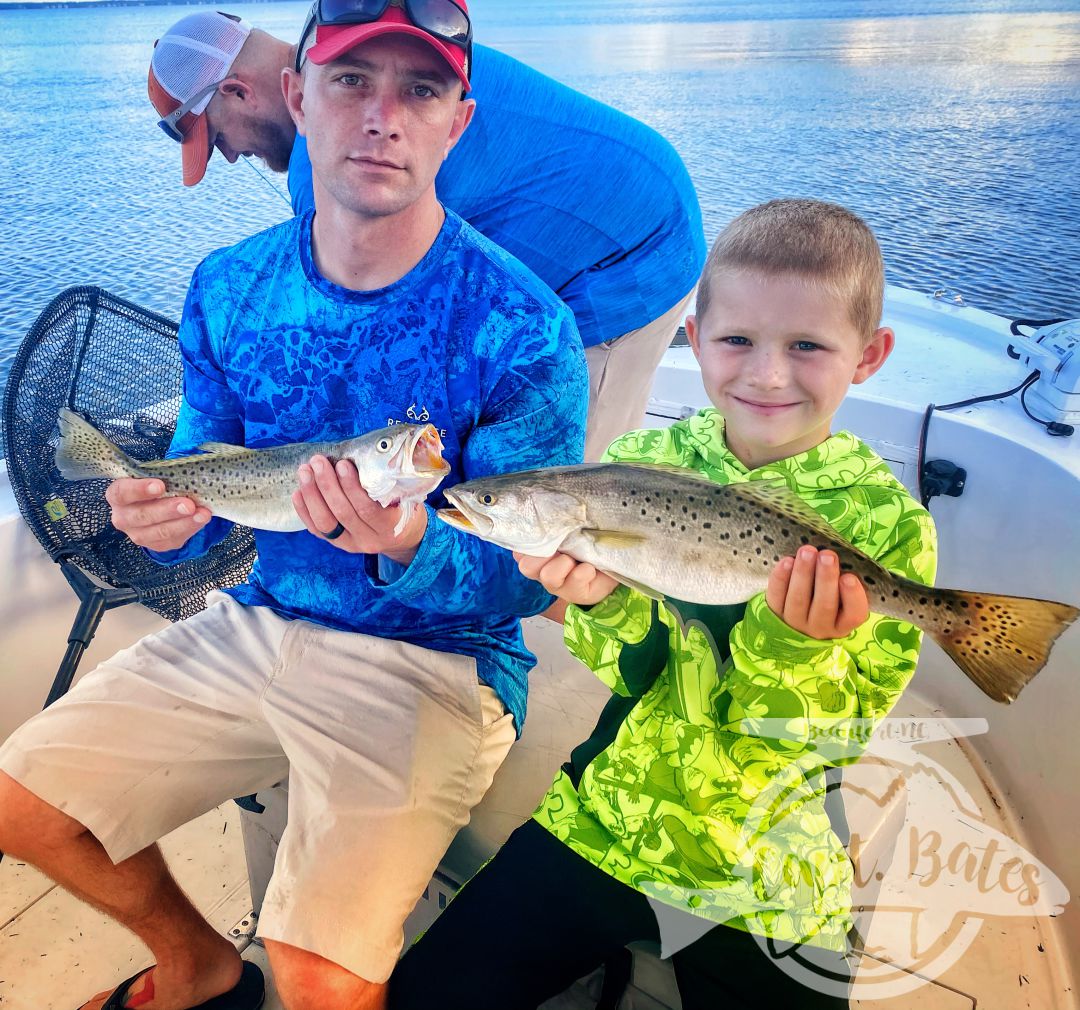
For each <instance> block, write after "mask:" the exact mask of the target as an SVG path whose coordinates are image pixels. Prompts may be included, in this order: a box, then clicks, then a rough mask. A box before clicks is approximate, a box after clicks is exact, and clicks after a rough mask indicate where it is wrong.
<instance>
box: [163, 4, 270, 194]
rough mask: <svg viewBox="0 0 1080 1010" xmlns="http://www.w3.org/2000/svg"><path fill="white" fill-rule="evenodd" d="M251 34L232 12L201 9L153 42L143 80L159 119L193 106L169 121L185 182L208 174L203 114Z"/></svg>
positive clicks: (194, 181)
mask: <svg viewBox="0 0 1080 1010" xmlns="http://www.w3.org/2000/svg"><path fill="white" fill-rule="evenodd" d="M250 33H251V25H249V24H248V23H247V22H246V21H244V20H242V19H241V18H238V17H236V16H235V15H232V14H222V13H220V12H218V11H200V12H199V13H197V14H188V15H187V16H186V17H183V18H181V19H180V20H179V21H177V22H176V24H174V25H173V26H172V27H171V28H170V29H169V30H168V31H167V32H166V33H165V34H164V35H162V37H161V38H160V39H158V40H157V42H155V43H154V54H153V56H152V57H151V59H150V73H149V76H148V78H147V82H146V90H147V94H148V95H149V96H150V102H151V104H152V105H153V106H154V108H155V109H157V112H158V115H159V116H161V118H162V119H165V118H166V117H167V116H169V115H170V113H173V112H176V110H177V109H179V108H180V107H181V106H182V105H185V104H190V106H191V107H190V108H189V109H188V111H187V112H186V113H185V114H184V115H183V116H181V117H180V119H179V120H177V121H176V122H175V123H174V124H173V126H174V127H175V128H176V130H178V131H179V132H180V134H182V136H183V140H182V141H181V144H180V151H181V161H182V163H183V169H184V185H185V186H194V185H195V184H196V183H197V182H199V181H200V180H201V179H202V177H203V176H204V175H205V174H206V165H207V163H208V162H209V161H210V155H211V154H212V153H213V152H212V151H211V149H210V136H209V133H208V131H207V129H206V116H205V115H203V113H204V112H205V111H206V107H207V106H208V105H209V104H210V100H211V99H212V98H213V97H214V94H215V92H216V90H217V87H216V85H218V84H220V83H221V82H222V81H223V80H224V79H225V78H227V77H228V76H229V71H230V69H231V68H232V65H233V62H234V60H235V59H236V57H237V56H238V55H239V53H240V50H241V49H242V48H243V47H244V43H245V42H246V41H247V38H248V35H249V34H250ZM193 100H194V101H193Z"/></svg>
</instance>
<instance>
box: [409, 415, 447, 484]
mask: <svg viewBox="0 0 1080 1010" xmlns="http://www.w3.org/2000/svg"><path fill="white" fill-rule="evenodd" d="M442 451H443V443H442V439H441V438H440V437H439V432H438V429H437V428H436V427H435V425H433V424H425V425H424V426H423V427H418V428H417V430H416V431H415V432H414V433H413V434H411V435H410V436H409V438H408V440H407V441H406V443H405V453H404V455H405V459H407V460H408V461H409V465H410V468H411V470H412V472H413V473H414V474H416V475H417V476H418V477H436V476H438V477H443V476H445V475H446V474H448V473H449V472H450V464H449V463H447V462H446V460H445V459H443V458H442Z"/></svg>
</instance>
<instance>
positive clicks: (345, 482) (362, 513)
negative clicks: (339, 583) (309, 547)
mask: <svg viewBox="0 0 1080 1010" xmlns="http://www.w3.org/2000/svg"><path fill="white" fill-rule="evenodd" d="M298 476H299V481H300V487H299V489H298V490H297V491H295V492H294V493H293V496H292V501H293V505H294V506H295V507H296V513H297V515H299V516H300V518H301V519H302V520H303V521H304V525H305V526H306V527H307V528H308V530H309V531H310V532H311V533H314V534H315V535H316V536H326V534H327V533H328V532H329V531H331V530H334V529H336V527H337V525H338V524H340V525H341V526H343V527H345V531H344V532H343V533H341V534H340V535H339V536H337V537H334V538H333V539H332V540H331V543H332V544H333V545H334V546H335V547H340V548H341V549H342V550H343V551H348V552H349V553H350V554H382V555H385V556H386V557H388V558H390V559H392V560H393V561H396V562H397V563H398V564H401V565H407V564H408V563H409V562H410V561H412V559H413V556H414V555H415V554H416V548H417V546H418V545H419V543H420V541H421V540H422V539H423V536H424V531H425V530H426V529H427V510H426V509H423V508H418V509H416V510H415V511H414V512H413V514H412V517H411V518H409V519H408V521H407V522H406V524H405V526H404V528H403V529H402V530H401V533H400V535H398V534H396V533H395V528H396V526H397V525H398V522H399V520H400V519H401V512H402V509H401V506H400V505H387V506H386V507H385V508H384V507H383V506H382V505H380V504H379V503H378V502H376V501H373V500H372V499H371V496H370V495H369V494H368V493H367V492H366V491H365V490H364V488H363V486H362V485H361V484H360V476H359V474H358V473H357V470H356V467H355V466H354V465H353V464H352V463H351V462H350V461H349V460H344V459H343V460H339V461H338V463H337V465H336V466H335V465H333V464H332V463H331V462H330V460H328V459H327V458H326V457H325V456H313V457H312V458H311V460H310V461H309V462H307V463H304V464H303V465H302V466H301V467H300V469H299V473H298Z"/></svg>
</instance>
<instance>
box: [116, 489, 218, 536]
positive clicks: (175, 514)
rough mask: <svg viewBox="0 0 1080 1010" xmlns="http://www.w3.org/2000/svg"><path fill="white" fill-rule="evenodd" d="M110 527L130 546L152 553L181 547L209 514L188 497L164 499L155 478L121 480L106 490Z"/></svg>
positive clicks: (208, 517) (206, 509)
mask: <svg viewBox="0 0 1080 1010" xmlns="http://www.w3.org/2000/svg"><path fill="white" fill-rule="evenodd" d="M105 500H106V501H107V502H108V503H109V504H110V505H111V506H112V524H113V526H115V527H116V528H117V529H118V530H120V532H121V533H126V534H127V536H128V538H129V539H130V540H131V542H132V543H135V544H138V545H139V546H140V547H147V548H149V549H150V550H154V551H175V550H178V549H179V548H181V547H183V546H184V544H186V543H187V542H188V541H189V540H190V539H191V538H192V537H193V536H194V535H195V534H196V533H197V532H198V531H199V530H201V529H202V528H203V527H204V526H205V525H206V524H207V523H208V522H209V521H210V517H211V512H210V510H209V509H208V508H205V507H203V506H198V505H196V504H195V502H193V501H192V500H191V499H190V498H175V497H172V496H168V497H167V496H166V493H165V485H164V484H163V483H162V482H161V481H160V480H158V479H157V478H156V477H151V478H146V477H121V478H119V479H117V480H114V481H113V482H112V483H111V484H110V485H109V486H108V488H107V489H106V491H105Z"/></svg>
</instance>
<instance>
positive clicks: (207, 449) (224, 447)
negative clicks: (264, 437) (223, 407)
mask: <svg viewBox="0 0 1080 1010" xmlns="http://www.w3.org/2000/svg"><path fill="white" fill-rule="evenodd" d="M256 452H258V450H257V449H249V448H247V447H246V446H243V445H231V444H230V443H228V442H203V444H202V445H200V446H197V447H196V448H195V451H194V452H192V453H189V454H187V455H184V456H176V457H174V458H173V459H153V460H150V461H149V462H146V463H142V464H141V466H142V468H143V469H144V470H171V469H173V468H174V467H178V466H182V465H184V464H185V463H191V462H193V461H198V460H203V459H210V458H212V457H214V456H247V455H254V454H255V453H256Z"/></svg>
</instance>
